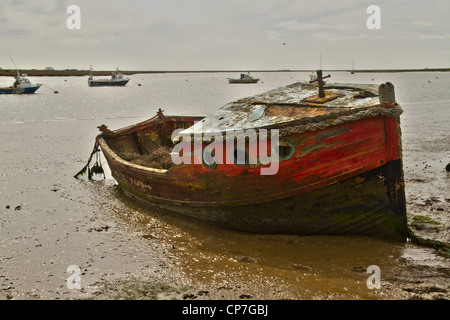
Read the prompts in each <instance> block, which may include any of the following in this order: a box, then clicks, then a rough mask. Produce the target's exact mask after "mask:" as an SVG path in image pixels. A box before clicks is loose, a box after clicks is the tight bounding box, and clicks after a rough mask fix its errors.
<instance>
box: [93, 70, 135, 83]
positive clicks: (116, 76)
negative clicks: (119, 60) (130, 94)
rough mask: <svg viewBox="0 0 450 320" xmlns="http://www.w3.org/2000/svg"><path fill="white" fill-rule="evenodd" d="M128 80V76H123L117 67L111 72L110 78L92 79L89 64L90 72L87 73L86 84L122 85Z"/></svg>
mask: <svg viewBox="0 0 450 320" xmlns="http://www.w3.org/2000/svg"><path fill="white" fill-rule="evenodd" d="M129 81H130V79H129V78H125V77H124V76H123V74H122V73H121V72H120V70H119V68H117V69H116V71H115V72H113V73H112V76H111V78H110V79H98V80H94V73H93V69H92V66H91V72H90V74H89V79H88V84H89V86H90V87H123V86H126V85H127V83H128V82H129Z"/></svg>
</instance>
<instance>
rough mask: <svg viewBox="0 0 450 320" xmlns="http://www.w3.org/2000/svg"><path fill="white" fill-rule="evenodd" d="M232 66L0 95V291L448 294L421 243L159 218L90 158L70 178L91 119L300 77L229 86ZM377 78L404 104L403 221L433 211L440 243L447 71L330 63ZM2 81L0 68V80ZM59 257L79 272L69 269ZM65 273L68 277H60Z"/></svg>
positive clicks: (140, 115)
mask: <svg viewBox="0 0 450 320" xmlns="http://www.w3.org/2000/svg"><path fill="white" fill-rule="evenodd" d="M236 76H238V75H237V74H228V73H186V74H182V73H179V74H146V75H133V76H131V79H132V80H131V81H130V83H129V84H128V85H127V86H126V87H123V88H90V87H88V85H87V76H86V77H42V78H38V77H36V78H30V80H31V81H33V82H39V83H43V84H45V85H46V86H44V87H42V88H40V89H39V90H38V92H37V93H36V94H35V95H27V96H20V95H0V150H1V153H0V299H77V298H91V297H100V298H102V297H103V298H107V299H109V298H111V299H114V298H123V296H121V295H120V294H121V292H123V290H122V289H123V286H124V285H125V284H127V285H128V284H129V285H130V287H131V288H134V289H136V287H138V286H139V285H142V284H143V283H145V281H147V282H148V283H162V284H166V285H168V286H171V287H177V288H179V291H176V292H175V293H174V292H173V291H170V290H165V291H164V290H162V291H163V294H162V295H159V296H158V298H159V299H163V298H164V297H168V296H170V294H169V293H168V291H170V292H171V294H172V296H170V297H171V298H176V299H179V298H183V297H184V298H192V299H200V298H206V299H208V298H209V299H247V298H256V299H280V298H281V299H383V298H385V299H408V298H411V297H412V298H414V297H417V296H420V297H424V298H448V297H449V292H448V291H449V290H450V288H449V286H450V283H449V278H448V276H449V274H448V272H447V271H446V270H448V267H449V264H448V260H445V259H444V258H442V257H440V256H438V255H437V254H436V253H435V252H434V251H433V250H432V249H429V248H424V247H419V246H417V245H415V244H412V243H409V242H407V243H397V242H390V241H386V240H383V239H372V238H366V237H357V236H355V237H330V236H320V237H316V236H314V237H302V236H284V235H271V236H268V235H255V234H247V233H242V232H236V231H232V230H227V229H222V228H218V227H215V226H211V225H208V224H205V223H203V222H198V221H193V220H191V219H187V218H183V217H177V216H173V215H171V214H169V213H167V212H161V211H156V210H152V209H149V208H145V207H142V206H141V205H139V204H137V203H134V202H133V201H130V200H129V199H127V198H125V197H124V196H122V195H121V194H120V193H118V191H117V190H116V188H115V181H114V179H113V178H112V177H111V174H110V172H109V170H108V168H107V164H106V161H105V160H104V158H103V165H104V167H105V169H106V179H105V180H99V181H95V182H88V181H84V180H77V179H74V178H73V176H74V174H76V173H77V172H78V171H79V170H80V169H81V168H82V167H83V166H84V165H85V164H86V161H87V159H88V156H89V155H90V153H91V151H92V148H93V146H94V141H95V136H96V135H97V134H98V129H97V126H100V125H102V124H106V125H108V127H109V128H110V129H117V128H120V127H123V126H126V125H130V124H134V123H137V122H140V121H142V120H145V119H147V118H150V117H153V116H154V115H155V114H156V111H157V110H158V109H159V108H161V109H163V110H164V113H165V114H167V115H206V114H207V113H209V112H212V111H214V110H216V109H217V108H219V107H221V106H223V105H225V104H226V103H228V102H231V101H234V100H237V99H239V98H243V97H247V96H251V95H254V94H258V93H262V92H264V91H267V90H270V89H273V88H276V87H279V86H283V85H287V84H290V83H293V82H296V81H306V80H308V79H309V77H308V74H307V73H301V72H284V73H283V72H279V73H254V74H253V76H255V77H259V78H261V82H260V83H258V84H255V85H229V84H228V82H227V80H226V78H228V77H236ZM386 81H390V82H392V83H393V84H394V85H395V88H396V97H397V101H398V102H399V103H400V105H401V106H402V107H403V109H404V114H403V115H402V118H401V124H402V134H403V156H404V170H405V181H406V191H407V201H408V213H409V214H410V216H409V218H410V219H411V217H412V216H413V215H427V216H430V217H432V218H433V219H435V220H437V221H438V222H439V223H440V224H439V225H438V227H436V228H437V229H433V230H432V231H433V232H434V233H433V235H435V238H436V239H439V240H443V241H447V242H448V241H449V239H450V233H449V223H448V222H449V221H448V216H449V201H450V199H449V198H450V192H449V191H450V178H449V175H448V174H447V173H446V172H445V166H446V164H447V163H448V162H450V142H449V141H450V129H449V128H450V126H449V123H450V106H449V105H450V73H431V72H429V73H379V74H377V73H373V74H369V73H364V74H355V75H351V74H349V73H344V72H336V73H333V74H332V78H331V82H340V83H341V82H345V83H375V84H381V83H384V82H386ZM11 83H12V78H5V77H0V86H9V85H11ZM138 84H141V86H139V85H138ZM54 90H57V91H58V92H59V93H58V94H55V93H54ZM421 230H424V229H421ZM419 231H420V230H418V232H419ZM372 265H375V266H378V267H379V268H380V270H381V289H370V288H369V287H368V285H367V279H368V278H369V276H370V274H369V273H367V268H368V267H369V266H372ZM71 266H76V267H78V268H79V269H76V270H77V271H76V272H75V273H70V272H68V268H69V267H71ZM76 267H75V268H76ZM69 270H70V269H69ZM399 274H402V276H401V277H400V276H399ZM73 276H76V277H77V279H80V280H81V288H79V287H76V286H75V287H74V285H73V284H74V282H70V281H68V279H69V280H70V279H73ZM71 277H72V278H71ZM108 288H113V289H108ZM180 288H184V289H180ZM200 288H201V289H202V290H200ZM423 288H428V290H425V291H424V290H423ZM430 288H431V289H430ZM183 290H184V291H183ZM111 292H113V293H114V294H112V293H111ZM425 294H428V295H425ZM125 298H127V297H125ZM128 298H131V299H133V298H142V296H139V294H136V295H130V296H128Z"/></svg>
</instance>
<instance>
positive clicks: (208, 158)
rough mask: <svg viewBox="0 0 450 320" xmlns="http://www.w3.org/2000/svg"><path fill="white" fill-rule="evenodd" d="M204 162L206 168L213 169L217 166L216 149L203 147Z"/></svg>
mask: <svg viewBox="0 0 450 320" xmlns="http://www.w3.org/2000/svg"><path fill="white" fill-rule="evenodd" d="M202 163H203V165H204V166H205V168H207V169H210V170H213V169H215V168H216V167H217V163H218V161H217V157H216V153H215V152H214V150H211V149H210V148H208V147H206V148H204V149H203V154H202Z"/></svg>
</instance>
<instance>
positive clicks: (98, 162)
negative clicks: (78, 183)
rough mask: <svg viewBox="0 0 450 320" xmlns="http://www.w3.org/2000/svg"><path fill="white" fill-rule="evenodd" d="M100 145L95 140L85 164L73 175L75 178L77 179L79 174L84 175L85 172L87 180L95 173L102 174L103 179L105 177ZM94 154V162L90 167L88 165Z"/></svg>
mask: <svg viewBox="0 0 450 320" xmlns="http://www.w3.org/2000/svg"><path fill="white" fill-rule="evenodd" d="M100 153H101V150H100V147H99V144H98V141H97V140H96V141H95V145H94V149H93V150H92V152H91V155H90V156H89V159H88V161H87V164H86V165H85V166H84V167H83V169H81V170H80V171H79V172H78V173H77V174H76V175H75V176H74V178H75V179H78V177H79V176H82V175H84V174H85V173H86V172H87V176H88V179H89V180H92V178H93V176H94V174H95V175H103V179H106V176H105V171H104V170H103V167H102V161H101V158H100ZM94 155H95V163H94V165H93V166H92V167H89V165H90V164H91V161H92V158H93V157H94Z"/></svg>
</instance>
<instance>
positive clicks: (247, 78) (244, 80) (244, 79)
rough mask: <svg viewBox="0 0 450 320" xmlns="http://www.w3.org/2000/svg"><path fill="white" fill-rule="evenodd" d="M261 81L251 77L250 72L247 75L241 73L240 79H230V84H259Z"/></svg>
mask: <svg viewBox="0 0 450 320" xmlns="http://www.w3.org/2000/svg"><path fill="white" fill-rule="evenodd" d="M258 81H259V79H255V78H253V77H252V76H251V75H250V72H249V73H247V74H245V73H241V76H240V78H237V79H236V78H228V82H229V83H231V84H235V83H258Z"/></svg>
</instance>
